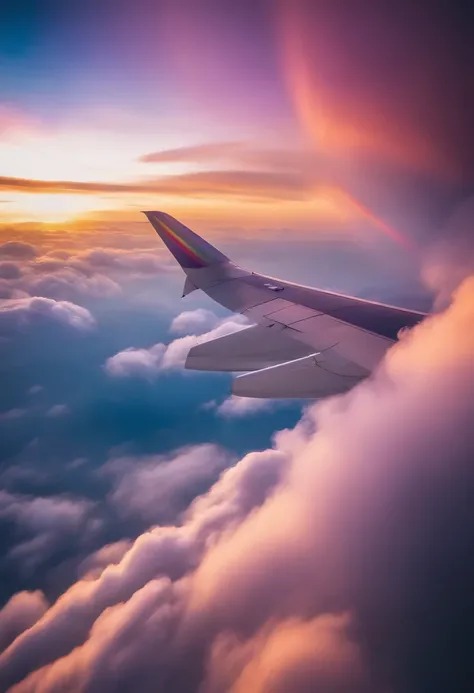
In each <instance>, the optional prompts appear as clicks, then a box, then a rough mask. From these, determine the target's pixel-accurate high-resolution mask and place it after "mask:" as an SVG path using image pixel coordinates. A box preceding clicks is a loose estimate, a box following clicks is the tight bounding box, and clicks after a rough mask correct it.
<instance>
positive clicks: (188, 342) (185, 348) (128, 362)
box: [105, 316, 247, 379]
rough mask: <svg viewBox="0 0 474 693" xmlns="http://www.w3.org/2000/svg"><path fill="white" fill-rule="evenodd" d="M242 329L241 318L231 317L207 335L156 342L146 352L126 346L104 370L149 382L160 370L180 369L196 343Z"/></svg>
mask: <svg viewBox="0 0 474 693" xmlns="http://www.w3.org/2000/svg"><path fill="white" fill-rule="evenodd" d="M246 326H247V321H246V320H245V319H243V318H240V317H239V316H235V317H232V318H227V319H226V320H223V321H221V322H220V323H219V324H218V325H217V327H215V328H214V329H212V330H210V331H209V332H205V333H204V334H201V335H194V334H193V335H187V336H185V337H180V338H178V339H175V340H174V341H173V342H171V343H170V344H168V345H165V344H162V343H159V344H154V345H153V346H152V347H149V348H148V349H135V348H134V347H130V348H129V349H125V350H124V351H120V352H119V353H118V354H115V356H111V357H110V358H108V359H107V361H106V363H105V369H106V371H107V372H108V374H109V375H111V376H114V377H119V378H123V377H128V376H137V377H142V378H151V379H153V378H156V377H157V376H158V375H159V374H160V373H162V372H164V371H169V370H174V369H177V368H183V366H184V363H185V361H186V357H187V355H188V353H189V350H190V349H192V347H194V346H196V345H197V344H201V343H202V342H206V341H209V340H211V339H217V338H218V337H223V336H224V335H227V334H231V333H232V332H237V331H238V330H241V329H243V328H244V327H246Z"/></svg>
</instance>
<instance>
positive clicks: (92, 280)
mask: <svg viewBox="0 0 474 693" xmlns="http://www.w3.org/2000/svg"><path fill="white" fill-rule="evenodd" d="M24 287H25V290H27V291H28V293H30V294H31V295H33V296H45V297H47V298H54V299H56V300H60V301H71V300H77V299H78V298H79V297H93V298H101V297H111V296H117V295H118V294H120V293H121V289H120V287H119V285H118V284H117V283H116V282H114V281H113V280H112V279H110V278H109V277H105V276H104V275H102V274H93V275H91V276H85V275H84V274H81V273H80V272H77V271H76V270H74V269H69V268H65V269H61V270H58V271H55V272H53V273H50V274H46V275H45V276H42V277H39V278H36V277H30V278H29V280H28V281H27V282H24Z"/></svg>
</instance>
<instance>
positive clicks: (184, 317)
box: [170, 308, 219, 334]
mask: <svg viewBox="0 0 474 693" xmlns="http://www.w3.org/2000/svg"><path fill="white" fill-rule="evenodd" d="M218 322H219V318H218V317H217V315H216V314H215V313H213V312H212V310H207V309H206V308H196V310H185V311H183V312H182V313H180V314H179V315H177V316H176V317H175V318H174V319H173V322H172V323H171V325H170V332H174V333H176V334H202V333H203V332H205V331H206V330H212V329H213V328H214V327H215V326H216V324H217V323H218Z"/></svg>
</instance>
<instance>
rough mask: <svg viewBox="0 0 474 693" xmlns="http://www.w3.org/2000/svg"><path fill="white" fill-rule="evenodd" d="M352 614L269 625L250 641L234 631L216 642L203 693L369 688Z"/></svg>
mask: <svg viewBox="0 0 474 693" xmlns="http://www.w3.org/2000/svg"><path fill="white" fill-rule="evenodd" d="M350 629H351V619H350V615H349V614H324V615H323V616H318V617H316V618H315V619H312V620H309V621H301V620H297V619H293V620H288V621H283V622H281V623H277V624H269V625H268V626H266V627H265V628H264V629H263V630H262V632H259V633H257V634H256V635H255V636H254V637H253V638H251V639H250V640H249V641H242V640H240V639H239V638H238V637H236V635H235V634H233V633H224V634H222V635H220V636H219V637H218V638H217V639H216V642H215V643H214V645H213V648H212V652H211V656H210V662H209V665H208V676H207V679H206V681H205V683H204V685H203V687H202V689H201V690H202V693H223V692H224V691H229V693H246V692H247V691H252V693H286V692H287V691H292V693H309V692H310V691H313V690H315V685H316V684H317V686H318V689H319V690H322V691H324V692H325V693H357V691H359V692H360V693H362V692H363V691H368V690H369V685H368V680H367V679H368V677H367V671H366V669H365V665H364V660H363V654H362V651H361V647H360V645H358V644H357V643H356V642H355V641H354V640H353V639H352V637H351V633H350Z"/></svg>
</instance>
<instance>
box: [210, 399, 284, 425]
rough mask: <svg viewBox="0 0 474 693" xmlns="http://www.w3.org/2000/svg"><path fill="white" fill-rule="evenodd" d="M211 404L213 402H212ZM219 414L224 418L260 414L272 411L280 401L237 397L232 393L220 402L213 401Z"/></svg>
mask: <svg viewBox="0 0 474 693" xmlns="http://www.w3.org/2000/svg"><path fill="white" fill-rule="evenodd" d="M210 404H211V403H210ZM213 404H214V407H211V406H210V407H209V408H215V410H216V412H217V414H219V416H223V417H224V418H228V419H232V418H242V417H245V416H251V415H252V414H260V413H262V412H265V411H272V410H273V409H275V407H277V406H278V404H279V402H278V401H277V400H274V399H258V398H255V397H237V396H236V395H231V396H230V397H227V399H225V400H224V401H223V402H221V403H220V404H216V403H213Z"/></svg>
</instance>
